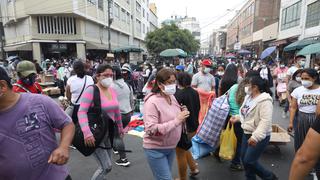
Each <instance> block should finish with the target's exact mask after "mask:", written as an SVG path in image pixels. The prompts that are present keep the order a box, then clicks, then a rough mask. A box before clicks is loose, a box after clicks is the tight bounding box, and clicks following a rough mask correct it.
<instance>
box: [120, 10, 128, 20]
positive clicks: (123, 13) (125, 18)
mask: <svg viewBox="0 0 320 180" xmlns="http://www.w3.org/2000/svg"><path fill="white" fill-rule="evenodd" d="M121 20H122V21H123V22H127V12H126V10H124V9H121Z"/></svg>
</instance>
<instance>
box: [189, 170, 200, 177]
mask: <svg viewBox="0 0 320 180" xmlns="http://www.w3.org/2000/svg"><path fill="white" fill-rule="evenodd" d="M198 174H200V171H199V169H196V170H194V171H191V172H190V176H191V177H195V176H197V175H198Z"/></svg>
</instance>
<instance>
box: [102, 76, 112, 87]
mask: <svg viewBox="0 0 320 180" xmlns="http://www.w3.org/2000/svg"><path fill="white" fill-rule="evenodd" d="M112 82H113V79H112V78H110V77H109V78H104V79H102V80H101V81H100V84H101V85H102V86H103V87H105V88H108V87H110V86H111V84H112Z"/></svg>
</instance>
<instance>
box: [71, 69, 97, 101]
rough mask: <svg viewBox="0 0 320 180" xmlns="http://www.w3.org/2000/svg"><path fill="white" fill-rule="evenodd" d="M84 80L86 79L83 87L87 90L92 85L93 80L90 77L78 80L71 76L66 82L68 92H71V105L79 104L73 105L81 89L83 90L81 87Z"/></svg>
mask: <svg viewBox="0 0 320 180" xmlns="http://www.w3.org/2000/svg"><path fill="white" fill-rule="evenodd" d="M85 78H87V82H86V85H85V88H87V87H88V86H90V85H93V84H94V82H93V79H92V77H91V76H87V75H86V76H85V77H84V78H82V79H81V78H79V77H78V76H77V75H73V76H71V77H70V78H69V79H68V81H67V85H69V86H70V91H71V102H72V103H73V104H79V101H78V103H75V102H76V101H77V99H78V97H79V95H80V93H81V91H82V88H83V85H84V82H85Z"/></svg>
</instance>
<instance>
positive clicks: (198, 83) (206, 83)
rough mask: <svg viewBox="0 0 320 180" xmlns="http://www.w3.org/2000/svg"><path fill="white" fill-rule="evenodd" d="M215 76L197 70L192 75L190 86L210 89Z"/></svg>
mask: <svg viewBox="0 0 320 180" xmlns="http://www.w3.org/2000/svg"><path fill="white" fill-rule="evenodd" d="M215 82H216V81H215V78H214V76H212V75H211V74H210V73H208V74H203V73H202V72H198V73H197V74H195V75H194V76H193V77H192V83H191V85H192V86H195V87H196V88H199V89H202V90H204V91H207V92H209V91H212V90H214V89H213V87H214V86H215Z"/></svg>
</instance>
